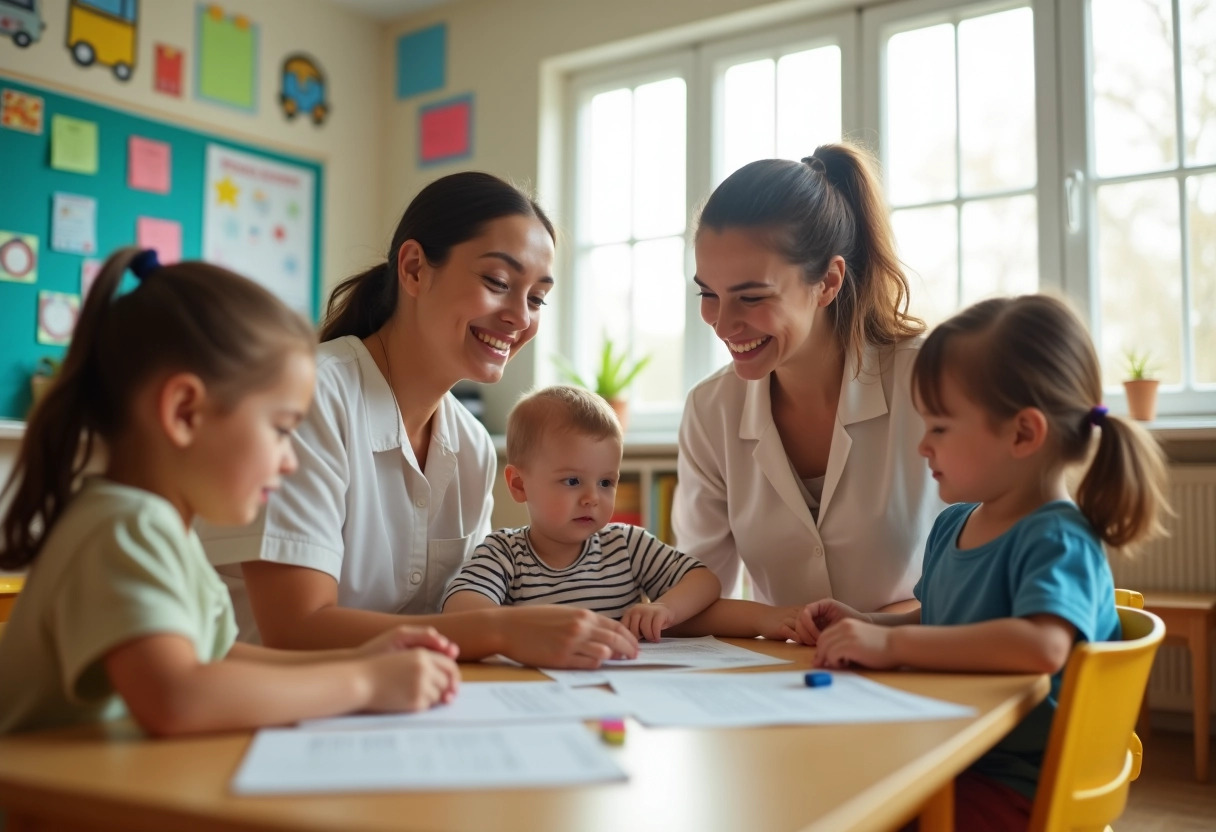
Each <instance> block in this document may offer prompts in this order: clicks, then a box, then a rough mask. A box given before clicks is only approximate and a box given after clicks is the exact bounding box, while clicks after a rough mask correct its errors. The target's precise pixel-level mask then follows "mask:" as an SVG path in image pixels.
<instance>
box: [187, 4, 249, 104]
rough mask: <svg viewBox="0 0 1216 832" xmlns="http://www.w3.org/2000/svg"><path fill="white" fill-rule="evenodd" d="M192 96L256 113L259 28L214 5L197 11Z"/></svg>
mask: <svg viewBox="0 0 1216 832" xmlns="http://www.w3.org/2000/svg"><path fill="white" fill-rule="evenodd" d="M196 31H197V32H198V43H197V44H196V47H195V50H194V51H195V55H196V56H197V61H198V66H197V67H196V70H197V71H196V72H195V96H196V97H197V98H201V99H203V100H206V101H214V102H215V103H217V104H227V105H229V106H232V107H239V108H240V109H242V110H250V111H253V110H256V109H257V78H258V27H257V24H255V23H252V22H250V20H249V18H247V17H245V16H244V15H239V14H232V15H230V14H226V13H225V12H224V10H223V9H222V8H220V7H219V6H217V5H214V4H213V5H206V6H205V5H202V4H200V5H199V7H198V21H197V26H196Z"/></svg>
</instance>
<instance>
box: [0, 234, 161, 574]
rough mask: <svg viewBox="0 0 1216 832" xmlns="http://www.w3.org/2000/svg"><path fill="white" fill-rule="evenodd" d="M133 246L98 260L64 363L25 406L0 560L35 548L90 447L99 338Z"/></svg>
mask: <svg viewBox="0 0 1216 832" xmlns="http://www.w3.org/2000/svg"><path fill="white" fill-rule="evenodd" d="M138 253H139V249H136V248H124V249H120V250H119V251H117V252H115V253H114V255H113V256H111V257H110V259H108V260H107V261H106V262H105V265H104V266H102V269H101V272H100V273H99V274H98V276H97V280H96V282H95V283H94V284H93V288H92V290H91V291H90V292H89V295H88V298H87V299H86V300H85V304H84V309H83V310H82V311H81V313H80V318H79V320H78V321H77V323H76V329H75V331H74V333H73V335H72V343H71V346H70V347H68V354H67V357H66V358H65V359H64V362H63V367H62V369H61V370H60V371H59V375H58V377H57V378H56V380H55V382H54V384H52V385H51V388H50V389H49V390H48V391H47V392H46V395H45V396H44V397H43V399H42V401H41V402H39V403H38V405H37V406H36V407H35V408H34V410H33V412H32V413H31V414H30V418H29V421H28V423H27V424H26V427H25V437H24V439H23V440H22V442H21V449H20V451H19V452H18V454H17V462H16V465H15V466H14V467H13V471H12V474H11V475H10V476H9V479H8V482H7V483H6V484H5V486H4V490H3V492H0V493H4V494H8V493H10V492H11V494H12V503H11V504H10V506H9V509H8V513H7V514H6V515H5V516H4V520H3V521H2V522H0V543H2V545H0V568H3V569H22V568H24V567H25V566H27V565H29V564H30V563H31V562H32V561H33V560H34V558H36V557H37V556H38V550H39V548H40V547H41V546H42V542H43V540H45V539H46V536H47V535H48V534H50V532H51V529H52V528H53V527H54V525H55V522H56V521H57V520H58V519H59V516H60V515H61V514H62V513H63V510H64V508H65V507H66V506H67V504H68V501H69V500H70V499H71V497H72V493H73V489H74V486H75V483H76V480H77V478H78V477H79V476H80V474H81V472H82V471H83V470H84V467H85V465H86V464H88V461H89V457H90V456H91V455H92V453H93V446H94V439H95V438H96V435H97V434H96V431H97V427H98V424H97V423H98V418H99V416H101V414H100V413H99V408H102V407H105V406H106V404H105V402H104V400H103V399H102V397H101V393H102V391H101V390H100V389H99V388H100V385H99V383H98V372H97V359H96V355H97V342H98V340H99V339H100V335H101V332H102V329H103V327H104V324H105V319H106V316H107V315H108V314H109V310H110V304H111V302H112V301H113V299H114V293H115V291H117V289H118V286H119V284H120V283H121V282H122V277H123V275H124V274H125V273H126V271H127V267H128V266H129V265H130V264H131V261H132V260H133V259H134V258H135V256H136V255H137V254H138ZM102 418H105V416H102ZM73 440H75V441H73Z"/></svg>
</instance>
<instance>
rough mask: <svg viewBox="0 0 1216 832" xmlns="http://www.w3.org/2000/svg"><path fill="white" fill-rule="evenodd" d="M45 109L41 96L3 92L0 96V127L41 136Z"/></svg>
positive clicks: (15, 91) (11, 91)
mask: <svg viewBox="0 0 1216 832" xmlns="http://www.w3.org/2000/svg"><path fill="white" fill-rule="evenodd" d="M45 109H46V105H45V104H44V103H43V101H42V96H39V95H29V94H28V93H24V92H17V90H5V91H4V92H3V94H0V127H7V128H8V129H9V130H20V131H21V132H22V133H33V134H34V135H35V136H41V135H42V114H43V112H44V111H45Z"/></svg>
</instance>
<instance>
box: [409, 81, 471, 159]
mask: <svg viewBox="0 0 1216 832" xmlns="http://www.w3.org/2000/svg"><path fill="white" fill-rule="evenodd" d="M418 119H419V131H420V137H419V142H418V146H419V156H420V158H421V160H422V162H423V163H433V162H443V161H447V160H450V159H459V158H462V157H465V156H469V155H470V154H472V152H473V135H472V133H473V130H472V126H473V99H472V97H471V96H464V97H462V98H457V99H452V100H450V101H443V102H440V103H438V104H432V105H431V106H429V107H425V108H423V109H422V110H420V111H419V114H418Z"/></svg>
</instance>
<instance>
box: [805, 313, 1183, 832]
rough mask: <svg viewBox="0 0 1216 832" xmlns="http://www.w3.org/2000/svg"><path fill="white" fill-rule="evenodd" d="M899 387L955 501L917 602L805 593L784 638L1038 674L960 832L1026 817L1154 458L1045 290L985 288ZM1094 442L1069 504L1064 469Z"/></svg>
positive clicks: (1136, 535)
mask: <svg viewBox="0 0 1216 832" xmlns="http://www.w3.org/2000/svg"><path fill="white" fill-rule="evenodd" d="M912 389H913V395H914V398H915V400H916V404H917V408H918V409H919V410H920V411H921V413H922V415H923V416H924V419H925V434H924V438H923V439H922V440H921V444H920V452H921V455H922V456H924V457H925V458H926V459H927V460H928V463H929V469H930V470H931V471H932V472H933V478H934V479H936V480H937V481H938V485H939V488H940V490H941V496H942V499H944V500H946V501H947V502H950V503H955V504H956V505H952V506H951V507H950V508H948V509H946V510H945V511H944V512H943V513H942V514H941V516H940V517H938V519H937V522H936V523H935V524H934V526H933V530H932V531H931V532H930V534H929V541H928V544H927V546H926V548H925V556H924V573H923V574H922V576H921V579H920V581H919V582H918V583H917V585H916V597H917V599H919V600H920V602H921V608H920V609H919V610H916V611H914V612H909V613H904V614H894V613H889V614H871V615H865V614H863V613H860V612H858V611H856V610H854V609H852V608H850V607H847V606H845V605H844V604H842V603H840V602H839V601H835V600H825V601H818V602H816V603H813V604H810V605H808V606H807V607H806V608H805V609H804V610H803V611H802V613H801V614H800V616H799V618H798V624H797V629H798V634H799V637H800V639H801V640H802V641H804V642H806V643H808V644H813V645H815V646H816V654H815V663H816V664H817V665H820V666H823V667H844V666H847V665H849V664H856V665H861V666H864V667H871V668H877V669H882V668H891V667H901V666H908V667H913V668H920V669H926V670H951V671H963V672H977V671H978V672H984V671H991V672H1000V673H1050V674H1052V687H1051V693H1050V695H1049V696H1048V697H1047V699H1045V700H1044V701H1043V702H1042V703H1041V704H1040V705H1039V707H1038V708H1036V709H1035V710H1034V711H1032V712H1031V713H1030V714H1029V715H1028V716H1027V717H1026V719H1024V720H1023V721H1022V722H1021V723H1020V724H1019V725H1018V727H1017V728H1015V729H1014V730H1013V732H1011V733H1010V734H1009V736H1007V737H1006V738H1005V739H1004V740H1002V741H1001V742H1000V743H999V744H998V745H997V746H996V747H995V748H994V749H993V750H992V751H991V752H990V753H988V754H986V755H985V756H984V757H982V758H980V760H978V761H977V762H976V764H975V765H974V766H973V767H972V768H971V769H970V770H969V771H968V772H966V773H965V774H964V776H963V777H961V778H959V781H958V783H957V784H956V789H955V792H956V804H957V805H956V810H955V821H956V826H957V828H959V829H968V830H989V829H992V830H1015V829H1017V830H1020V829H1025V828H1026V825H1027V823H1028V822H1029V818H1030V806H1031V801H1032V800H1033V798H1034V792H1035V788H1036V785H1037V782H1038V776H1039V769H1040V766H1041V763H1042V756H1043V751H1044V749H1045V748H1046V745H1047V737H1048V734H1049V733H1050V730H1051V720H1052V716H1053V714H1054V713H1055V706H1056V701H1057V697H1058V695H1059V690H1060V685H1061V682H1062V678H1063V668H1064V665H1065V663H1066V662H1067V661H1068V656H1069V653H1070V651H1071V650H1072V646H1073V644H1075V643H1076V642H1078V641H1109V640H1113V639H1118V638H1119V637H1120V630H1119V618H1118V616H1117V615H1116V612H1115V602H1114V585H1113V582H1112V579H1111V573H1110V568H1109V567H1108V565H1107V561H1106V554H1105V552H1104V551H1103V544H1106V545H1107V546H1109V547H1111V548H1112V549H1121V548H1124V547H1127V546H1131V545H1133V544H1136V543H1139V542H1141V541H1143V540H1145V539H1147V538H1148V537H1151V536H1152V535H1154V534H1156V533H1158V532H1159V531H1160V527H1159V525H1158V516H1159V515H1160V513H1161V512H1162V511H1163V510H1164V508H1165V506H1164V499H1163V487H1164V479H1165V469H1164V464H1163V462H1162V458H1161V453H1160V451H1159V450H1158V448H1157V447H1156V445H1155V444H1154V443H1153V441H1152V439H1151V438H1150V437H1149V436H1148V435H1147V434H1146V433H1145V431H1144V430H1143V429H1142V428H1140V427H1139V426H1138V425H1135V424H1134V423H1132V422H1129V421H1126V420H1124V419H1121V418H1118V417H1116V416H1113V415H1111V414H1110V413H1108V412H1107V410H1106V408H1105V407H1104V406H1102V405H1101V404H1100V403H1101V401H1102V381H1101V373H1100V371H1099V367H1098V359H1097V355H1096V354H1095V352H1094V348H1093V345H1092V344H1091V343H1090V340H1089V336H1088V335H1087V334H1086V332H1085V328H1084V327H1083V326H1082V324H1081V322H1080V320H1079V319H1078V318H1077V317H1076V316H1075V315H1074V314H1073V313H1072V312H1071V311H1070V310H1069V309H1068V307H1067V306H1065V305H1064V304H1063V303H1062V302H1061V301H1058V300H1055V299H1053V298H1050V297H1045V296H1042V295H1028V296H1025V297H1019V298H994V299H992V300H986V301H982V302H980V303H977V304H976V305H974V306H972V307H970V308H969V309H966V310H964V311H963V312H961V313H959V314H958V315H956V316H954V317H953V318H951V319H950V320H948V321H946V322H945V323H944V324H942V325H941V326H939V327H937V328H936V329H935V330H934V331H933V332H932V334H930V335H929V337H928V338H927V339H926V340H925V343H924V346H923V347H922V348H921V350H920V353H919V355H918V356H917V359H916V365H915V367H914V369H913V387H912ZM1095 445H1096V448H1095ZM1091 454H1092V460H1091V461H1090V462H1089V464H1088V468H1087V470H1086V472H1085V475H1084V478H1083V479H1082V481H1081V484H1080V486H1079V487H1078V488H1077V492H1076V502H1073V501H1072V500H1071V499H1070V498H1069V492H1068V489H1067V486H1066V481H1065V475H1066V473H1067V472H1068V470H1069V469H1070V468H1071V467H1073V466H1075V465H1077V464H1079V463H1084V462H1085V461H1086V460H1087V459H1089V458H1090V455H1091ZM909 625H919V626H909Z"/></svg>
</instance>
